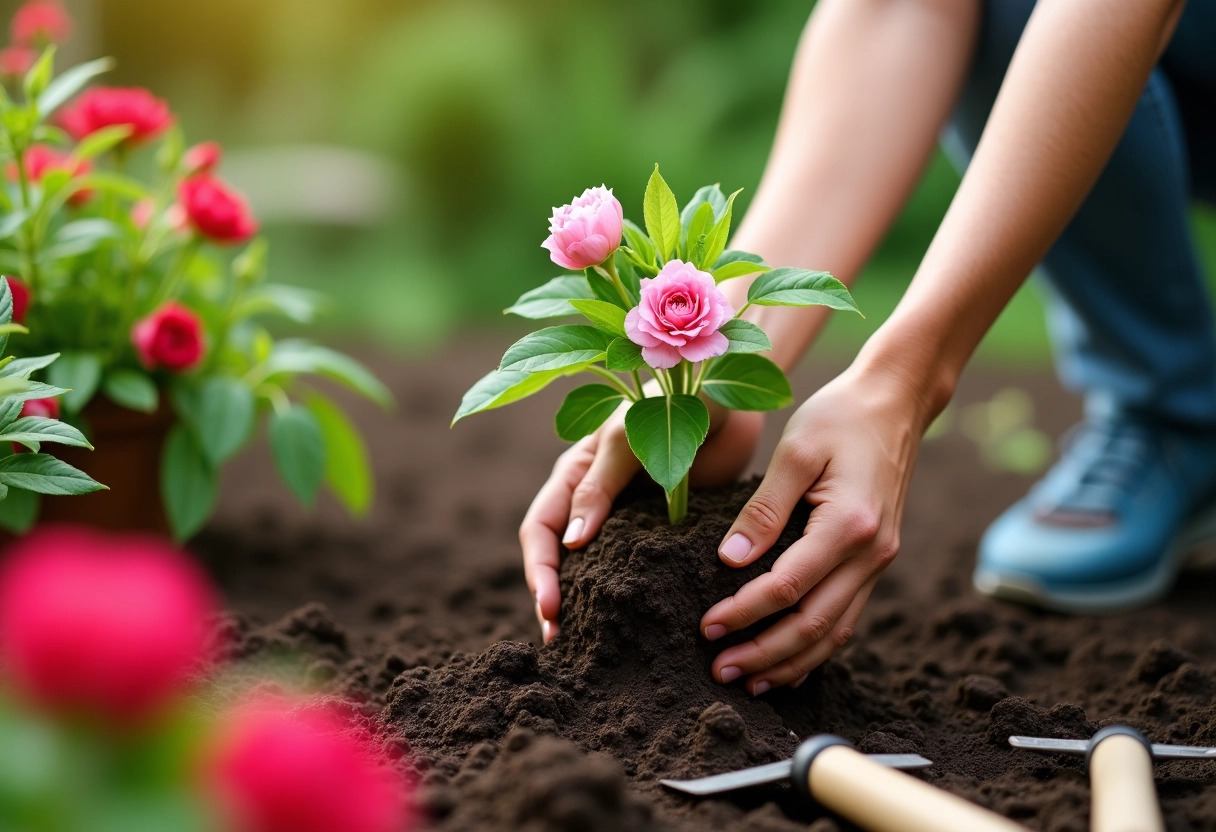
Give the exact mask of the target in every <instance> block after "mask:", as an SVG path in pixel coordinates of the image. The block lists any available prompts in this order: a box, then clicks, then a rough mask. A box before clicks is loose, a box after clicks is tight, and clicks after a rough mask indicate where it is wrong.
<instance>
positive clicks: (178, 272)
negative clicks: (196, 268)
mask: <svg viewBox="0 0 1216 832" xmlns="http://www.w3.org/2000/svg"><path fill="white" fill-rule="evenodd" d="M202 244H203V238H202V237H201V236H200V235H198V234H194V235H192V236H191V237H190V239H189V241H188V242H187V243H186V244H185V245H183V246H182V247H181V248H180V249H178V251H177V257H176V258H174V260H173V265H172V266H170V267H169V273H168V274H167V275H166V276H165V282H164V284H163V288H162V289H161V291H160V293H159V296H158V297H157V299H156V304H155V305H156V306H159V305H160V304H161V303H163V302H164V301H167V300H172V299H173V298H174V297H175V296H176V295H177V293H178V291H179V290H180V289H181V284H182V283H183V282H184V281H185V279H186V270H187V269H188V268H189V266H190V261H191V260H192V259H193V258H194V255H195V254H196V253H197V252H198V250H199V247H200V246H201V245H202Z"/></svg>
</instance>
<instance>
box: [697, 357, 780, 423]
mask: <svg viewBox="0 0 1216 832" xmlns="http://www.w3.org/2000/svg"><path fill="white" fill-rule="evenodd" d="M701 389H702V390H704V391H705V395H707V396H709V397H710V398H711V399H713V400H714V401H716V402H717V403H718V404H720V405H722V406H723V407H727V408H730V409H731V410H777V409H778V408H782V407H786V406H787V405H789V404H792V403H793V401H794V394H793V391H791V390H790V382H789V379H787V378H786V377H785V373H783V372H781V368H780V367H778V366H777V365H776V364H774V363H773V362H771V361H769V360H768V359H767V358H765V357H763V356H760V355H755V354H748V353H736V354H731V353H728V354H726V355H724V356H722V357H721V358H717V359H714V361H713V362H712V363H711V364H710V365H709V368H708V369H707V370H706V371H705V377H704V378H703V379H702V380H701Z"/></svg>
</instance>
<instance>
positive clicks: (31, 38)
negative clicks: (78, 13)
mask: <svg viewBox="0 0 1216 832" xmlns="http://www.w3.org/2000/svg"><path fill="white" fill-rule="evenodd" d="M11 32H12V36H13V43H15V44H17V45H18V46H45V45H46V44H48V43H63V42H64V41H65V40H67V39H68V38H69V37H71V34H72V18H71V17H70V16H69V15H68V13H67V12H66V11H64V8H63V6H61V5H59V3H58V2H56V0H30V2H28V3H26V4H25V5H24V6H22V7H21V8H19V9H18V10H17V13H16V14H15V15H13V23H12V27H11Z"/></svg>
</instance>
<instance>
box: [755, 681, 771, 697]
mask: <svg viewBox="0 0 1216 832" xmlns="http://www.w3.org/2000/svg"><path fill="white" fill-rule="evenodd" d="M772 689H773V686H772V685H770V684H769V683H768V682H756V689H755V690H754V691H752V696H760V695H762V694H765V693H768V692H769V691H770V690H772Z"/></svg>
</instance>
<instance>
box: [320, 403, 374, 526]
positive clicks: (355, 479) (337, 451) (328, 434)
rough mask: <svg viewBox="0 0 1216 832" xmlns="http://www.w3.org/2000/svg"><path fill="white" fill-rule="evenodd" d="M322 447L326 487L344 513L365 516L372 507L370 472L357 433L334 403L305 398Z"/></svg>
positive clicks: (361, 442)
mask: <svg viewBox="0 0 1216 832" xmlns="http://www.w3.org/2000/svg"><path fill="white" fill-rule="evenodd" d="M308 409H309V410H310V411H311V412H312V415H313V418H315V419H316V421H317V426H318V427H319V428H320V429H321V436H322V438H323V439H324V444H325V448H324V451H325V484H326V485H327V486H329V489H330V490H331V491H332V492H333V493H334V496H335V497H337V498H338V501H339V502H341V503H342V505H344V506H346V510H347V511H349V512H350V513H351V514H354V515H359V516H361V515H364V514H366V513H367V512H368V510H369V509H370V508H371V505H372V490H373V485H372V470H371V466H370V464H369V463H368V459H367V448H366V447H365V446H364V444H363V438H362V437H361V436H359V431H358V430H357V429H356V428H355V426H354V425H353V424H351V422H350V420H349V419H348V418H346V414H345V413H343V412H342V409H341V408H339V407H338V406H337V405H336V404H334V403H333V402H331V401H330V400H329V399H326V398H325V397H324V396H319V395H317V396H312V397H311V398H309V399H308Z"/></svg>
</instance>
